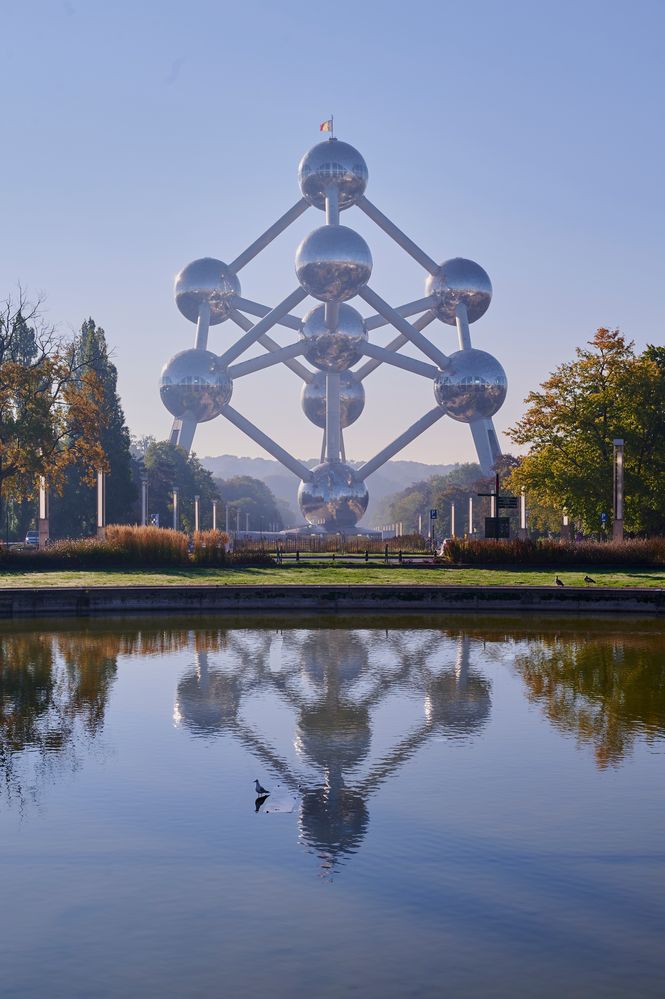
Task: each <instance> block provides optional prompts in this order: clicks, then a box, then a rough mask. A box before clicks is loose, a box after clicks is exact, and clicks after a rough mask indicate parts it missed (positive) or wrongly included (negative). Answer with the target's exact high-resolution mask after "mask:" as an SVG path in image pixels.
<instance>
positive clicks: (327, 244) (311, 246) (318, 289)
mask: <svg viewBox="0 0 665 999" xmlns="http://www.w3.org/2000/svg"><path fill="white" fill-rule="evenodd" d="M371 273H372V254H371V253H370V252H369V246H368V245H367V243H366V242H365V240H364V239H363V238H362V236H360V235H358V233H357V232H355V231H354V230H353V229H349V228H347V226H345V225H324V226H321V228H320V229H315V230H314V232H310V234H309V236H305V238H304V239H303V241H302V243H301V244H300V246H299V247H298V250H297V252H296V274H297V276H298V281H299V282H300V284H301V285H302V287H303V288H304V289H305V291H306V292H307V293H308V294H310V295H312V296H313V297H314V298H318V299H319V301H321V302H345V301H346V300H347V299H349V298H353V296H354V295H357V294H358V292H359V291H360V289H361V288H362V287H363V286H364V285H366V284H367V282H368V281H369V279H370V275H371Z"/></svg>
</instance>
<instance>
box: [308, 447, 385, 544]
mask: <svg viewBox="0 0 665 999" xmlns="http://www.w3.org/2000/svg"><path fill="white" fill-rule="evenodd" d="M368 500H369V496H368V493H367V487H366V486H365V483H364V482H361V481H360V479H358V478H357V476H356V473H355V472H354V470H353V469H352V468H351V466H350V465H347V464H345V463H344V462H335V463H332V462H328V461H324V462H323V463H322V464H321V465H316V466H315V467H314V468H313V469H312V478H311V480H310V481H309V482H301V483H300V486H299V488H298V503H299V504H300V510H301V512H302V515H303V517H304V518H305V520H307V521H308V523H310V524H312V525H314V526H317V527H322V528H323V529H324V530H326V531H329V532H334V531H343V530H349V529H351V528H353V527H355V526H356V524H357V523H358V521H359V520H360V518H361V517H362V516H363V514H364V513H365V510H366V509H367V503H368Z"/></svg>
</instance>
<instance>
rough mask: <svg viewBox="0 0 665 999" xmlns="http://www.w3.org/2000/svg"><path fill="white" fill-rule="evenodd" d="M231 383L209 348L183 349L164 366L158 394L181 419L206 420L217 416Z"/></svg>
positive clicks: (227, 397) (231, 390)
mask: <svg viewBox="0 0 665 999" xmlns="http://www.w3.org/2000/svg"><path fill="white" fill-rule="evenodd" d="M232 392H233V382H232V381H231V379H230V378H229V376H228V374H227V372H226V369H225V368H222V367H220V366H219V358H218V357H217V355H216V354H213V353H212V352H211V351H209V350H197V349H196V348H194V347H193V348H191V349H190V350H183V351H181V352H180V353H179V354H176V355H175V356H174V357H172V358H171V360H170V361H169V362H168V364H165V365H164V368H163V370H162V376H161V379H160V383H159V394H160V395H161V397H162V402H163V403H164V405H165V406H166V408H167V409H168V411H169V413H171V414H172V415H173V416H176V417H177V418H178V419H180V420H196V422H197V423H206V422H207V421H208V420H214V418H215V417H216V416H219V414H220V413H221V411H222V409H223V408H224V406H226V404H227V403H228V402H229V401H230V399H231V394H232Z"/></svg>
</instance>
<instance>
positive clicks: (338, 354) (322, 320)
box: [300, 304, 367, 371]
mask: <svg viewBox="0 0 665 999" xmlns="http://www.w3.org/2000/svg"><path fill="white" fill-rule="evenodd" d="M300 335H301V336H302V338H303V340H304V341H305V357H306V358H307V360H308V361H309V363H310V364H312V365H314V367H315V368H319V369H320V370H321V371H346V370H347V369H348V368H350V367H352V366H353V365H354V364H357V363H358V361H359V360H360V359H361V357H362V356H363V354H364V353H365V350H364V348H365V342H366V340H367V330H366V329H365V323H364V321H363V317H362V316H361V315H360V313H359V312H357V311H356V310H355V309H352V308H351V306H350V305H344V304H342V305H340V306H339V308H338V310H337V315H336V316H335V317H334V319H333V321H332V322H330V323H328V322H326V310H325V307H324V306H323V305H317V306H316V308H314V309H312V310H311V312H308V313H307V315H306V316H305V318H304V319H303V321H302V328H301V330H300Z"/></svg>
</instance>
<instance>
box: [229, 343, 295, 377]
mask: <svg viewBox="0 0 665 999" xmlns="http://www.w3.org/2000/svg"><path fill="white" fill-rule="evenodd" d="M304 350H305V344H304V343H290V344H289V345H288V347H280V348H279V349H278V350H275V351H272V352H271V351H269V352H268V353H267V354H261V355H260V357H250V358H249V360H248V361H241V362H240V364H232V365H231V367H230V368H227V374H228V376H229V378H242V377H243V375H251V374H252V373H253V372H254V371H261V370H262V369H263V368H270V367H272V365H273V364H281V363H282V362H283V361H289V360H291V358H292V357H296V356H297V355H298V354H302V353H303V351H304Z"/></svg>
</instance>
